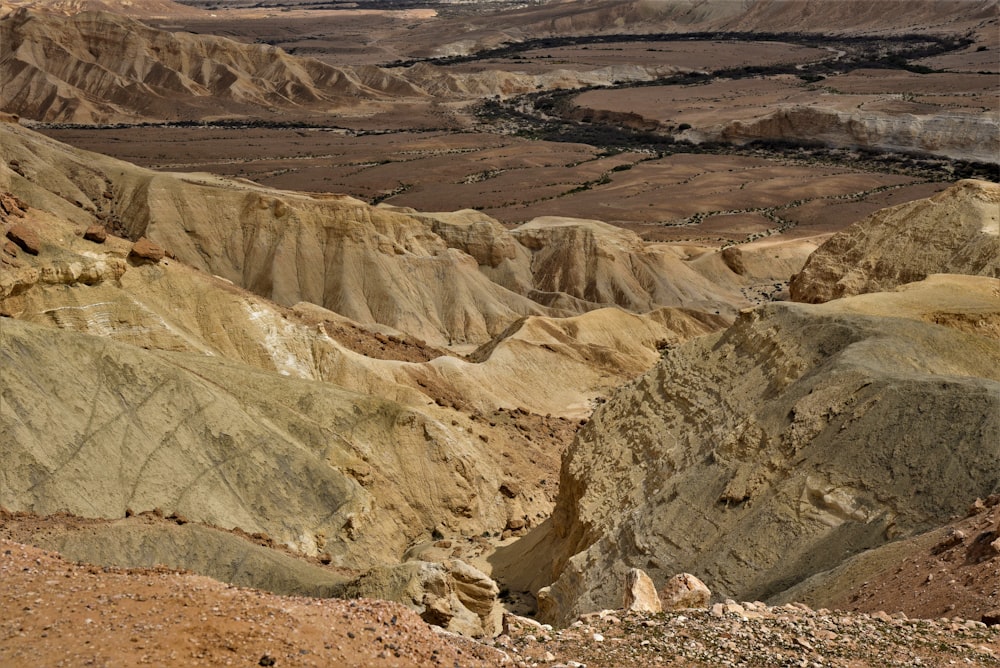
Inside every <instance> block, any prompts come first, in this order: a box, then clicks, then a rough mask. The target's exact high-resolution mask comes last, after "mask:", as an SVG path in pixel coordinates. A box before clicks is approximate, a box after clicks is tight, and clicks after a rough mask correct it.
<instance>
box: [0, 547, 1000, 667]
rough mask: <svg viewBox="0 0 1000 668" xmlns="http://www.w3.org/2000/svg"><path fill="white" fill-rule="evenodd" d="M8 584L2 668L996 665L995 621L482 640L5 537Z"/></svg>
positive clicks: (562, 633) (594, 620)
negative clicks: (92, 560) (86, 560)
mask: <svg viewBox="0 0 1000 668" xmlns="http://www.w3.org/2000/svg"><path fill="white" fill-rule="evenodd" d="M0 577H2V581H3V583H4V586H3V587H0V665H26V664H25V662H30V663H31V664H33V665H45V666H80V665H94V666H132V665H141V664H147V665H168V664H169V665H187V666H198V665H203V666H204V665H212V666H217V665H244V666H246V665H261V666H328V665H341V666H500V665H516V666H551V667H555V666H564V667H570V666H575V667H577V668H579V667H580V666H590V667H596V666H624V665H628V666H816V667H818V666H845V667H846V666H851V667H854V666H913V665H930V666H946V665H976V666H995V665H1000V626H996V625H993V626H987V625H986V624H985V623H983V622H982V621H976V620H965V619H961V618H958V617H953V618H947V617H944V618H939V619H936V620H927V619H910V618H908V617H907V616H906V615H905V614H903V613H894V614H888V613H886V612H884V611H878V612H875V613H872V614H867V613H852V612H839V611H830V610H825V609H819V610H812V609H810V608H809V607H807V606H805V605H803V604H797V603H791V604H785V605H782V606H767V605H765V604H763V603H759V602H757V603H736V602H733V601H727V602H724V603H716V604H715V605H713V606H712V607H711V608H710V609H708V610H684V611H680V612H670V613H659V614H649V613H637V612H630V613H624V612H623V611H604V612H600V613H592V614H589V615H585V616H583V617H581V618H580V619H578V620H576V621H575V622H573V623H572V624H571V625H570V626H569V627H568V628H565V629H553V628H552V627H551V626H548V625H541V624H539V623H538V622H535V621H533V620H529V619H526V618H523V617H515V616H513V615H508V616H507V617H506V619H505V624H504V633H502V634H501V635H500V636H498V637H497V638H495V639H491V640H486V641H483V642H476V641H473V640H470V639H467V638H463V637H461V636H456V635H453V634H448V633H445V632H442V631H439V630H436V629H435V627H432V626H428V625H426V624H425V623H424V622H423V621H421V620H420V619H419V618H418V617H417V616H416V615H415V614H414V613H413V612H411V611H410V610H408V609H406V608H404V607H403V606H400V605H397V604H394V603H388V602H384V601H371V600H354V601H344V600H336V599H310V598H302V597H281V596H275V595H272V594H267V593H263V592H259V591H255V590H252V589H244V588H240V587H234V586H232V585H226V584H223V583H220V582H217V581H215V580H211V579H209V578H205V577H201V576H196V575H191V574H188V573H184V572H179V571H173V570H169V569H165V568H154V569H132V570H125V569H115V568H101V567H96V566H90V565H86V564H75V563H71V562H69V561H65V560H63V559H62V558H61V557H60V556H59V555H57V554H55V553H52V552H47V551H44V550H40V549H37V548H34V547H31V546H28V545H24V544H21V543H15V542H12V541H9V540H3V541H0ZM987 621H991V620H990V619H989V618H987Z"/></svg>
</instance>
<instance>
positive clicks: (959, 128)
mask: <svg viewBox="0 0 1000 668" xmlns="http://www.w3.org/2000/svg"><path fill="white" fill-rule="evenodd" d="M709 134H714V135H717V136H718V137H719V138H720V139H723V140H726V141H749V140H753V139H790V140H801V141H819V142H825V143H827V144H829V145H831V146H842V147H859V146H860V147H865V148H876V149H886V150H890V151H903V152H907V151H913V152H920V153H930V154H932V155H940V156H945V157H949V158H954V159H960V160H977V161H981V162H996V161H997V156H998V155H1000V116H997V115H996V114H972V113H962V112H950V113H944V112H942V113H936V114H929V115H914V114H894V115H888V114H880V113H877V112H862V111H856V112H851V113H848V112H843V111H838V110H835V109H825V108H823V107H819V106H794V107H788V108H783V109H778V110H777V111H774V112H772V113H770V114H768V115H767V116H764V117H762V118H758V119H755V120H751V121H733V122H732V123H729V124H727V125H725V126H723V127H722V128H720V129H719V130H718V131H717V132H714V133H712V132H710V133H709Z"/></svg>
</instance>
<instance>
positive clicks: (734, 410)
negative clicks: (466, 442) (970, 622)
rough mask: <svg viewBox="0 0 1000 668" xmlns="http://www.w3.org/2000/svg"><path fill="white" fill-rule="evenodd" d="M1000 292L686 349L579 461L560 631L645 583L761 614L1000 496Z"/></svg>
mask: <svg viewBox="0 0 1000 668" xmlns="http://www.w3.org/2000/svg"><path fill="white" fill-rule="evenodd" d="M998 290H1000V281H997V280H995V279H989V278H977V277H962V276H950V275H949V276H934V277H931V278H930V279H928V280H927V281H925V282H923V283H918V284H913V285H908V286H904V287H903V288H901V289H900V290H899V291H897V292H892V293H879V294H872V295H863V296H859V297H854V298H847V299H841V300H837V301H834V302H830V303H828V304H824V305H820V306H815V305H803V304H773V305H768V306H762V307H759V308H757V309H754V310H748V311H746V312H744V313H743V314H741V316H740V318H739V319H738V321H737V322H736V323H735V324H734V325H733V326H732V327H731V328H730V329H729V330H727V331H726V332H725V333H723V334H721V335H715V336H710V337H703V338H701V339H698V340H695V341H691V342H688V343H686V344H684V345H682V346H680V347H678V348H676V349H674V350H672V351H671V352H670V353H669V354H668V355H667V356H666V357H665V358H664V359H663V360H662V361H661V362H660V363H659V364H658V365H657V366H656V367H655V368H654V369H653V370H652V371H650V372H649V373H647V374H646V375H645V376H643V377H642V378H641V379H639V380H638V381H636V382H633V383H631V384H629V385H627V386H625V387H623V388H622V389H621V390H619V391H618V392H617V393H616V394H615V395H614V396H613V397H612V398H611V399H610V400H609V401H608V403H607V404H605V405H604V406H602V407H601V408H599V409H598V410H597V411H596V413H595V414H594V416H593V418H592V419H591V420H590V422H589V423H588V424H587V426H586V427H585V428H584V429H582V430H581V431H580V432H579V433H578V435H577V440H576V441H575V442H574V443H573V445H572V446H571V448H570V449H569V451H568V453H567V455H566V456H565V458H564V461H563V468H562V475H561V479H560V493H559V499H558V501H557V505H556V508H555V511H554V513H553V517H552V521H551V526H552V531H553V533H554V547H553V549H552V553H553V554H554V555H555V563H554V564H553V571H552V573H553V577H554V578H555V582H554V583H553V584H552V585H551V587H549V588H548V590H547V592H546V597H545V598H546V599H547V605H548V607H549V619H551V620H553V621H554V622H559V623H565V622H566V621H567V620H570V619H572V618H574V617H575V616H576V615H578V614H579V613H581V612H585V611H588V610H596V609H602V608H608V607H611V606H614V605H617V604H618V602H619V601H620V586H621V584H620V583H621V582H622V578H623V577H624V575H625V573H626V572H627V570H628V569H629V568H630V567H642V568H643V569H644V570H646V571H647V572H648V573H649V574H650V576H651V577H652V578H653V580H654V581H657V580H659V581H662V580H663V579H665V578H666V577H669V576H670V575H672V574H673V573H677V572H679V571H686V572H690V573H692V574H694V575H696V576H698V577H699V578H701V579H703V580H704V581H705V582H706V583H707V584H708V585H709V587H711V589H712V591H713V592H715V593H716V594H717V595H719V596H723V597H732V598H736V599H738V600H754V599H762V598H763V597H766V596H769V595H771V594H774V593H776V592H778V591H781V590H783V589H785V588H787V587H788V586H790V585H792V584H794V583H795V582H797V581H799V580H802V579H804V578H805V577H808V576H809V575H811V574H813V573H815V572H818V571H821V570H824V569H826V568H830V567H832V566H833V565H835V564H836V563H839V561H841V560H842V559H843V558H845V557H847V556H849V555H850V554H853V553H856V552H859V551H861V550H864V549H867V548H870V547H875V546H878V545H881V544H883V543H885V542H886V541H888V540H890V539H892V538H894V537H898V536H902V535H907V534H909V533H912V532H914V531H919V530H921V529H926V528H929V527H931V526H934V525H935V524H937V523H940V522H942V521H943V520H945V519H947V518H948V517H949V516H950V515H952V514H954V513H957V512H961V511H963V510H964V506H965V505H966V504H967V501H966V499H967V498H968V497H969V495H970V494H971V495H976V494H978V495H980V496H985V495H988V494H989V493H992V492H995V491H996V487H997V481H998V479H1000V418H998V416H1000V374H998V373H997V369H1000V354H998V350H1000V349H998V347H997V334H998V330H997V328H996V323H997V322H998V317H1000V313H998V312H1000V303H998V301H997V299H996V295H997V294H998ZM914 490H918V491H917V492H916V493H915V492H914ZM834 546H836V547H835V548H834ZM540 608H541V603H540Z"/></svg>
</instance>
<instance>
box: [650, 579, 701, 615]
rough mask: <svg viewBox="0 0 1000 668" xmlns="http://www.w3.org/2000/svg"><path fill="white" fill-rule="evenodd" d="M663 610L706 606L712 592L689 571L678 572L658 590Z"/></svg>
mask: <svg viewBox="0 0 1000 668" xmlns="http://www.w3.org/2000/svg"><path fill="white" fill-rule="evenodd" d="M659 596H660V601H661V602H662V604H663V609H664V610H684V609H685V608H707V607H708V602H709V600H711V598H712V592H711V591H710V590H709V588H708V587H707V586H706V585H705V583H704V582H702V581H701V580H699V579H698V578H696V577H695V576H693V575H691V574H690V573H679V574H677V575H675V576H673V577H672V578H670V579H669V580H667V581H666V583H664V585H663V587H661V588H660V592H659Z"/></svg>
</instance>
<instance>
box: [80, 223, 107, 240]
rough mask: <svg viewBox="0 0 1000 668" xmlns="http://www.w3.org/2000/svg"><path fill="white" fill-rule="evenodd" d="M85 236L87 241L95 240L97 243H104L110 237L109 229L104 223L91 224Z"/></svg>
mask: <svg viewBox="0 0 1000 668" xmlns="http://www.w3.org/2000/svg"><path fill="white" fill-rule="evenodd" d="M83 238H84V239H86V240H87V241H93V242H94V243H95V244H103V243H104V242H105V241H106V240H107V238H108V231H107V230H106V229H105V228H104V226H103V225H91V226H90V227H88V228H87V231H86V232H84V233H83Z"/></svg>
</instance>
